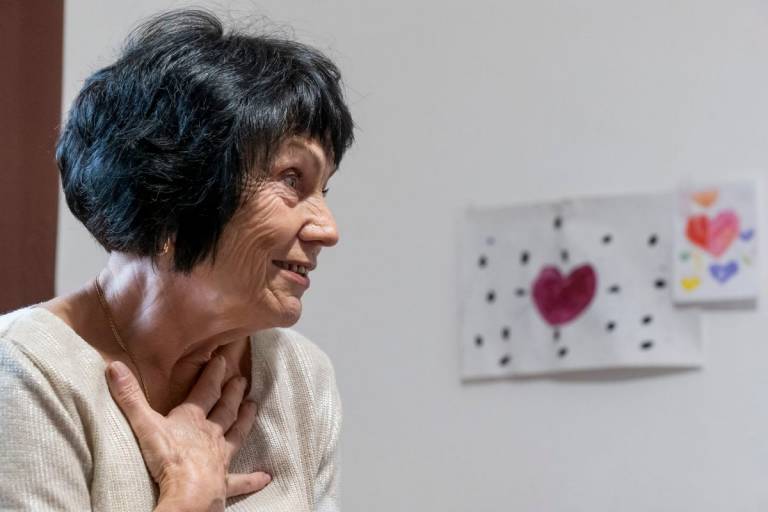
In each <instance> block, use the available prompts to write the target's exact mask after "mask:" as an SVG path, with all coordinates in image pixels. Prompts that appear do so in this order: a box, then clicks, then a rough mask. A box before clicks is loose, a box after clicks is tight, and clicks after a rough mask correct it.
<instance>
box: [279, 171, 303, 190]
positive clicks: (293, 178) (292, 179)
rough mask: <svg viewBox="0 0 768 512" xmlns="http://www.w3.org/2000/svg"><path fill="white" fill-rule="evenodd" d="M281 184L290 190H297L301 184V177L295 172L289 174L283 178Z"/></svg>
mask: <svg viewBox="0 0 768 512" xmlns="http://www.w3.org/2000/svg"><path fill="white" fill-rule="evenodd" d="M283 182H284V183H285V184H286V185H288V186H289V187H291V188H294V189H298V188H299V183H300V182H301V176H299V173H297V172H295V171H294V172H289V173H286V174H285V175H284V176H283Z"/></svg>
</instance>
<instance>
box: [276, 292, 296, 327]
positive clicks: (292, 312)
mask: <svg viewBox="0 0 768 512" xmlns="http://www.w3.org/2000/svg"><path fill="white" fill-rule="evenodd" d="M293 302H294V301H292V303H291V304H290V305H284V307H283V308H282V310H280V311H279V312H277V313H276V314H275V327H291V326H293V325H295V324H296V322H298V321H299V319H300V318H301V301H300V300H299V299H295V303H293Z"/></svg>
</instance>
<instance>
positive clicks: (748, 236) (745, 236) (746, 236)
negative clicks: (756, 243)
mask: <svg viewBox="0 0 768 512" xmlns="http://www.w3.org/2000/svg"><path fill="white" fill-rule="evenodd" d="M753 236H755V230H754V229H746V230H744V231H742V232H741V233H740V234H739V238H741V239H742V240H744V241H745V242H749V241H750V240H752V237H753Z"/></svg>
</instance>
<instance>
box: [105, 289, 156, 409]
mask: <svg viewBox="0 0 768 512" xmlns="http://www.w3.org/2000/svg"><path fill="white" fill-rule="evenodd" d="M93 283H94V287H95V288H96V295H97V296H98V297H99V304H100V305H101V310H102V311H103V312H104V316H106V317H107V322H109V327H110V328H111V329H112V335H113V336H114V338H115V341H116V342H117V344H118V345H120V348H122V349H123V352H125V354H126V355H127V356H128V359H130V360H131V362H132V363H133V366H134V368H136V372H137V373H138V374H139V375H138V376H139V383H140V384H141V389H142V390H144V396H145V397H146V399H147V403H148V404H149V406H150V407H152V402H151V401H150V400H149V391H147V385H146V384H145V383H144V377H143V376H142V375H141V370H140V369H139V365H138V364H136V359H134V358H133V355H132V354H131V351H130V350H128V347H126V346H125V343H123V338H122V337H121V336H120V332H119V331H118V330H117V325H116V324H115V319H114V318H112V312H111V311H110V309H109V305H108V304H107V299H106V298H105V297H104V290H102V289H101V285H100V284H99V278H98V277H97V278H96V279H94V280H93Z"/></svg>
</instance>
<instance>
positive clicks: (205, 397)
mask: <svg viewBox="0 0 768 512" xmlns="http://www.w3.org/2000/svg"><path fill="white" fill-rule="evenodd" d="M226 367H227V364H226V361H224V358H223V357H221V356H216V357H214V358H213V359H211V360H210V361H208V364H207V365H206V366H205V369H203V373H202V374H200V377H199V378H198V379H197V382H196V383H195V385H194V386H193V387H192V391H190V392H189V395H188V396H187V402H188V403H191V404H193V405H196V406H198V407H200V409H202V411H203V412H204V413H205V415H206V416H208V413H209V412H211V409H212V408H213V406H214V405H216V402H218V401H219V397H220V396H221V385H222V381H223V380H224V373H225V371H226Z"/></svg>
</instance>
